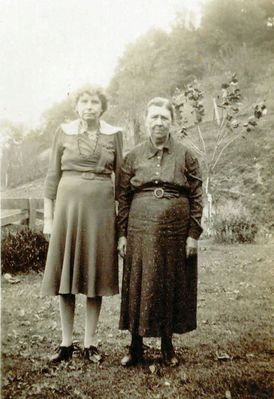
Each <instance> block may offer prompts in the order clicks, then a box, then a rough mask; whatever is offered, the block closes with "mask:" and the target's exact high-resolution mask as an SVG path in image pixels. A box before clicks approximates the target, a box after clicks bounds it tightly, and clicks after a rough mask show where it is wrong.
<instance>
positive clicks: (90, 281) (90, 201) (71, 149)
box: [42, 88, 122, 363]
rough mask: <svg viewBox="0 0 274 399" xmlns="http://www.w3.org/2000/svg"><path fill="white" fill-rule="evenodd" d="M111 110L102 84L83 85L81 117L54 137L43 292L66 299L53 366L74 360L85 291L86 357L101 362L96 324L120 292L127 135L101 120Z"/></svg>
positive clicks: (79, 104)
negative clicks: (79, 301) (118, 207)
mask: <svg viewBox="0 0 274 399" xmlns="http://www.w3.org/2000/svg"><path fill="white" fill-rule="evenodd" d="M106 107H107V101H106V97H105V95H104V94H103V93H102V92H101V91H100V90H99V89H95V88H87V89H84V90H82V91H81V92H79V94H78V96H77V99H76V111H77V113H78V115H79V119H77V120H74V121H72V122H70V123H64V124H62V125H61V126H60V127H59V128H58V129H57V132H56V134H55V138H54V141H53V146H52V154H51V159H50V164H49V170H48V174H47V178H46V184H45V200H44V214H45V223H44V233H45V234H47V235H50V236H51V237H50V242H49V250H48V256H47V262H46V268H45V274H44V278H43V283H42V294H44V295H59V300H60V316H61V327H62V342H61V345H60V348H59V351H58V353H57V354H56V355H55V356H54V357H53V358H52V362H53V363H58V362H60V361H62V360H69V359H70V358H71V357H72V353H73V344H72V333H73V321H74V310H75V294H79V293H81V294H84V295H85V296H86V321H85V340H84V357H85V358H86V359H89V360H90V361H92V362H94V363H97V362H99V361H100V360H101V355H100V353H99V352H98V349H97V337H96V327H97V323H98V318H99V314H100V309H101V303H102V296H105V295H106V296H108V295H114V294H117V293H118V266H117V243H116V229H115V219H116V212H115V196H116V197H117V190H115V189H114V187H113V183H112V174H113V172H114V173H115V175H116V179H115V186H116V188H118V185H119V182H118V175H119V173H118V171H119V168H120V163H121V160H122V133H121V129H119V128H115V127H113V126H110V125H109V124H107V123H106V122H103V121H102V120H100V117H101V115H102V114H103V112H104V111H105V110H106ZM114 192H115V193H114ZM54 201H55V209H54V213H53V205H54Z"/></svg>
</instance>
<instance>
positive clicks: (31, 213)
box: [29, 198, 36, 230]
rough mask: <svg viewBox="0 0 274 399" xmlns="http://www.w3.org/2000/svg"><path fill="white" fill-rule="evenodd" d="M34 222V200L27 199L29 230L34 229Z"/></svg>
mask: <svg viewBox="0 0 274 399" xmlns="http://www.w3.org/2000/svg"><path fill="white" fill-rule="evenodd" d="M35 220H36V200H35V199H33V198H30V199H29V228H30V229H31V230H34V229H35Z"/></svg>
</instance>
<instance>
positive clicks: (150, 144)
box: [147, 134, 173, 159]
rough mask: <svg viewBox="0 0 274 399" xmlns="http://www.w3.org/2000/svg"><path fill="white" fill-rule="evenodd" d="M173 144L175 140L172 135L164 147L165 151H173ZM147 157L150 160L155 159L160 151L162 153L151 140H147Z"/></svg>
mask: <svg viewBox="0 0 274 399" xmlns="http://www.w3.org/2000/svg"><path fill="white" fill-rule="evenodd" d="M172 144H173V138H172V137H171V134H169V137H168V139H167V140H166V141H165V143H164V145H163V150H164V149H165V150H167V152H168V153H170V152H171V151H172ZM147 147H148V148H147V157H148V159H150V158H153V157H154V156H155V155H156V154H157V152H158V151H161V150H160V149H159V148H157V147H155V145H154V144H153V142H152V140H151V138H150V137H149V139H148V140H147Z"/></svg>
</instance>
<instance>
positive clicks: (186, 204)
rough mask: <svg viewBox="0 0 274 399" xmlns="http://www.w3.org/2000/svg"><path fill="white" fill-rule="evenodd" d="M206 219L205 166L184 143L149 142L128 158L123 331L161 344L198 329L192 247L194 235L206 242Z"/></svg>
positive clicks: (123, 188)
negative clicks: (174, 335) (203, 222)
mask: <svg viewBox="0 0 274 399" xmlns="http://www.w3.org/2000/svg"><path fill="white" fill-rule="evenodd" d="M157 187H158V188H159V187H162V188H164V190H165V195H164V196H163V197H161V195H160V196H159V195H158V197H161V198H157V195H156V196H155V192H154V191H153V190H154V189H155V188H157ZM157 193H158V194H159V193H160V194H161V190H160V191H159V190H158V191H157V192H156V194H157ZM201 216H202V180H201V175H200V170H199V165H198V162H197V160H196V159H195V158H194V157H193V156H192V155H191V153H190V152H189V151H188V150H187V149H186V148H185V146H184V145H183V144H182V143H180V142H177V141H175V140H174V139H173V138H172V137H170V138H169V140H168V142H167V143H166V145H165V146H164V148H163V149H162V150H159V149H157V148H155V147H154V146H153V144H152V142H151V141H150V140H149V139H148V140H147V141H145V142H144V143H142V144H140V145H138V146H137V147H135V148H134V149H133V150H132V151H131V152H130V153H129V154H128V155H127V157H126V158H125V161H124V164H123V167H122V169H121V179H120V195H119V216H118V224H119V234H120V236H126V237H127V255H126V259H125V262H124V269H123V285H122V299H121V314H120V323H119V328H120V329H122V330H124V329H128V330H129V331H130V332H131V333H134V334H139V335H141V336H156V337H157V336H162V335H164V334H165V335H171V334H172V333H185V332H188V331H191V330H193V329H195V328H196V308H197V257H196V256H195V257H192V258H189V259H188V260H187V259H186V250H185V248H186V239H187V237H188V236H190V237H192V238H194V239H198V238H199V236H200V234H201V232H202V228H201V224H200V221H201Z"/></svg>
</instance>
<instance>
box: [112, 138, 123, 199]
mask: <svg viewBox="0 0 274 399" xmlns="http://www.w3.org/2000/svg"><path fill="white" fill-rule="evenodd" d="M122 162H123V133H122V132H118V133H116V134H115V165H114V173H115V200H116V201H118V197H119V190H120V171H121V165H122Z"/></svg>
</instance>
